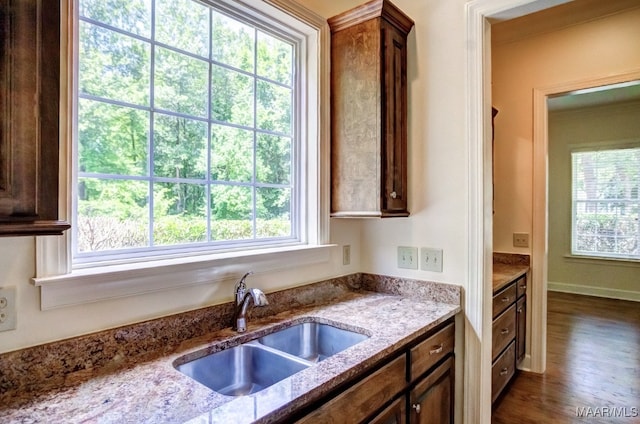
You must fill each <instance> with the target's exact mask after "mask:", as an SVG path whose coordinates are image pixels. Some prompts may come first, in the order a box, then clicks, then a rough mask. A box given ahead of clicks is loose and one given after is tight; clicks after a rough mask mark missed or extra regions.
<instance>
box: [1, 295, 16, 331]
mask: <svg viewBox="0 0 640 424" xmlns="http://www.w3.org/2000/svg"><path fill="white" fill-rule="evenodd" d="M15 329H16V288H15V286H11V287H0V331H7V330H15Z"/></svg>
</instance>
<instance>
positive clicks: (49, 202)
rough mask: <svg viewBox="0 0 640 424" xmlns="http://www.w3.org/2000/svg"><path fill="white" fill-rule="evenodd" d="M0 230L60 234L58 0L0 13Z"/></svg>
mask: <svg viewBox="0 0 640 424" xmlns="http://www.w3.org/2000/svg"><path fill="white" fill-rule="evenodd" d="M0 26H1V27H2V29H1V32H0V119H1V122H0V236H3V235H8V236H15V235H38V234H61V232H62V231H63V230H65V229H67V228H68V227H69V226H68V225H67V224H66V223H61V222H58V221H57V219H58V156H59V151H58V137H59V134H58V132H59V116H58V112H59V108H58V103H59V99H60V2H57V1H47V0H33V1H22V0H7V1H6V5H5V6H3V7H2V10H1V11H0Z"/></svg>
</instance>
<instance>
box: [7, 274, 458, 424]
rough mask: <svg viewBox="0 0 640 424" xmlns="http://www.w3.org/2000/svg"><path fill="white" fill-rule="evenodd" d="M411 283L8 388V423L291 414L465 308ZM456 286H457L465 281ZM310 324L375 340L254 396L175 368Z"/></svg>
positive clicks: (348, 294) (230, 419)
mask: <svg viewBox="0 0 640 424" xmlns="http://www.w3.org/2000/svg"><path fill="white" fill-rule="evenodd" d="M387 283H389V281H387ZM404 283H405V282H404V281H402V282H399V281H398V280H392V281H391V284H387V289H389V288H390V289H389V290H385V291H386V292H375V291H369V290H345V291H343V292H341V294H340V297H339V298H337V299H332V301H331V302H330V303H326V304H322V305H310V306H309V305H306V306H296V307H294V308H290V310H287V311H281V312H279V313H276V314H274V315H270V316H265V317H257V318H255V319H251V320H250V321H249V325H248V329H247V332H246V333H243V334H238V333H236V332H234V331H232V330H231V329H230V328H228V327H226V328H222V329H219V330H216V331H212V332H209V333H207V334H203V335H200V336H198V337H194V338H190V339H187V340H184V341H182V342H180V343H179V345H177V347H175V348H172V349H171V350H170V351H169V352H168V353H167V352H165V353H164V354H163V355H160V356H158V357H155V358H153V357H152V358H150V359H146V360H144V361H134V362H135V363H133V364H129V365H127V366H126V367H125V368H123V369H122V368H121V369H117V370H115V371H110V372H102V373H95V372H91V373H90V374H91V375H90V377H86V378H83V377H82V376H79V377H78V376H76V377H75V379H76V380H77V381H70V382H66V383H65V384H63V385H61V387H57V388H55V390H48V391H44V392H42V393H35V394H34V393H30V394H29V395H28V398H26V397H25V395H24V394H22V395H21V394H20V391H19V390H16V391H14V392H13V393H11V392H9V393H4V395H3V396H2V403H3V404H4V406H0V421H1V422H3V423H8V422H12V423H13V422H20V423H37V422H47V423H48V422H67V423H69V422H82V423H118V424H121V423H136V424H139V423H154V424H155V423H194V424H195V423H234V424H237V423H251V422H265V423H266V422H275V421H279V420H283V419H285V418H286V417H287V416H288V415H289V414H290V413H292V412H293V411H295V410H297V409H299V408H301V407H304V406H306V405H309V404H310V403H312V402H314V401H316V400H318V399H320V398H321V397H322V396H323V395H325V394H327V393H328V392H330V391H331V390H332V389H333V388H334V387H336V386H337V385H339V384H341V383H343V382H345V381H347V380H349V379H350V378H352V377H354V376H355V375H356V374H358V373H360V372H361V371H363V370H364V369H366V368H368V367H370V366H371V365H373V364H375V363H376V362H378V361H379V360H381V359H383V358H385V357H386V356H388V355H390V354H392V353H393V352H395V351H397V350H399V349H401V348H403V347H404V346H405V345H406V344H407V343H410V342H411V341H412V340H414V339H415V338H417V337H420V336H421V335H423V334H425V333H426V332H428V331H429V330H430V329H432V328H433V327H435V326H437V325H439V324H440V323H442V322H444V321H446V320H447V319H449V318H451V317H452V316H454V315H455V314H456V313H458V312H459V311H460V310H461V307H460V302H459V298H457V299H455V296H449V298H448V299H447V296H444V297H439V296H437V290H434V289H433V288H432V287H431V286H429V287H428V288H427V287H426V286H423V285H421V282H419V281H417V280H409V285H410V286H411V285H413V286H414V287H418V289H417V290H416V289H411V287H409V292H415V293H416V295H415V296H410V297H409V296H405V295H403V294H402V293H403V290H404V291H405V292H406V289H398V287H405V284H404ZM450 287H455V289H456V290H458V291H459V288H458V287H457V286H450ZM445 291H446V290H445ZM449 292H450V293H451V292H452V290H449ZM433 293H436V295H434V294H433ZM405 294H406V293H405ZM267 297H269V295H267ZM452 298H453V299H454V301H452ZM455 301H457V303H456V302H455ZM261 309H264V308H261ZM310 320H313V321H318V322H325V323H330V324H334V325H337V326H339V327H342V328H346V329H350V330H355V331H358V332H361V333H365V334H367V335H369V336H370V337H369V338H368V339H367V340H365V341H363V342H360V343H359V344H357V345H355V346H352V347H351V348H349V349H347V350H345V351H342V352H339V353H337V354H335V355H334V356H332V357H329V358H328V359H326V360H324V361H322V362H319V363H316V364H315V365H313V366H311V367H309V368H307V369H305V370H303V371H300V372H298V373H296V374H294V375H292V376H291V377H289V378H286V379H284V380H282V381H280V382H278V383H276V384H274V385H272V386H270V387H268V388H266V389H264V390H262V391H260V392H258V393H255V394H253V395H249V396H241V397H229V396H224V395H221V394H218V393H216V392H214V391H212V390H209V389H208V388H206V387H205V386H202V385H200V384H199V383H197V382H196V381H194V380H192V379H191V378H189V377H187V376H185V375H183V374H181V373H180V372H178V371H177V370H176V369H175V368H174V366H173V362H174V361H175V360H176V359H178V358H181V357H183V356H184V355H193V356H198V352H199V351H201V350H202V349H207V350H208V351H211V352H214V351H218V350H222V349H224V348H227V347H230V346H233V345H236V344H240V343H244V342H246V341H249V340H252V339H255V338H257V337H260V336H261V335H264V334H267V333H269V332H271V331H274V330H276V329H279V328H285V327H288V326H290V325H292V324H294V323H298V322H303V321H310Z"/></svg>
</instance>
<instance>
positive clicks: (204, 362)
mask: <svg viewBox="0 0 640 424" xmlns="http://www.w3.org/2000/svg"><path fill="white" fill-rule="evenodd" d="M367 338H369V336H367V335H366V334H362V333H357V332H354V331H349V330H345V329H342V328H338V327H335V326H333V325H330V324H325V323H319V322H304V323H300V324H295V325H293V326H291V327H287V328H284V329H281V330H279V331H274V332H273V333H270V334H267V335H265V336H262V337H260V338H258V339H256V340H252V341H250V342H247V343H244V344H241V345H238V346H234V347H232V348H229V349H225V350H222V351H219V352H215V353H211V354H208V355H206V356H202V357H199V358H197V359H193V360H190V361H188V360H187V359H186V357H185V356H183V357H181V358H178V359H176V360H175V362H174V366H175V368H176V369H177V370H178V371H180V372H181V373H183V374H185V375H187V376H189V377H191V378H193V379H194V380H196V381H198V382H199V383H201V384H203V385H205V386H207V387H208V388H210V389H211V390H214V391H216V392H218V393H221V394H223V395H227V396H243V395H248V394H252V393H256V392H259V391H260V390H262V389H265V388H267V387H269V386H271V385H273V384H275V383H277V382H278V381H280V380H283V379H285V378H287V377H289V376H291V375H293V374H295V373H297V372H299V371H302V370H304V369H306V368H308V367H310V366H312V365H313V364H315V363H317V362H319V361H322V360H324V359H326V358H328V357H330V356H332V355H335V354H336V353H338V352H341V351H343V350H345V349H347V348H349V347H351V346H353V345H355V344H357V343H360V342H362V341H363V340H366V339H367ZM190 357H191V355H190Z"/></svg>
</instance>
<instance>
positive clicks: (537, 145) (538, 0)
mask: <svg viewBox="0 0 640 424" xmlns="http://www.w3.org/2000/svg"><path fill="white" fill-rule="evenodd" d="M582 1H589V0H577V1H576V2H572V3H577V2H582ZM506 3H509V4H508V5H507V4H506ZM564 3H567V2H566V1H546V0H521V1H512V2H504V1H502V0H472V1H470V2H469V3H467V18H468V19H467V34H468V39H469V41H470V42H469V44H468V46H469V47H468V51H467V55H468V57H467V65H468V68H467V87H468V93H467V94H468V99H469V103H468V110H467V116H468V129H469V132H468V134H467V135H468V139H469V141H470V145H469V148H470V154H469V164H470V166H469V178H470V186H471V187H474V188H475V190H477V193H476V195H475V196H474V197H473V199H472V201H471V203H470V207H469V216H470V224H471V228H472V232H471V234H470V236H471V240H470V250H469V251H470V252H472V257H471V260H470V262H469V263H470V275H471V276H472V278H471V281H470V291H471V292H472V293H473V292H475V293H478V294H479V296H478V297H477V300H476V301H477V304H476V305H475V306H476V307H477V308H478V310H479V311H481V314H482V330H483V333H482V334H483V336H482V345H483V346H487V345H489V346H490V344H491V312H490V305H491V284H490V282H491V263H492V255H493V247H494V245H493V219H492V196H491V194H492V190H491V183H492V181H491V177H490V176H491V173H492V167H491V156H492V151H491V125H490V122H491V106H492V105H493V103H492V98H491V97H492V96H491V92H492V84H491V83H492V78H491V76H492V68H491V56H492V54H491V53H492V49H491V27H492V24H495V23H497V22H500V21H505V20H510V19H516V18H519V17H522V16H525V15H528V14H531V13H534V12H537V11H541V10H546V9H548V8H551V7H553V6H556V5H559V4H564ZM591 3H593V2H591ZM622 3H624V2H622ZM637 67H638V66H636V68H637ZM607 75H611V73H607ZM619 76H620V75H618V77H619ZM576 79H579V78H576ZM566 80H569V81H571V80H572V79H571V78H568V79H566ZM582 82H584V81H582ZM602 83H603V84H604V83H605V82H602ZM535 87H536V89H535V91H534V93H533V99H531V91H529V93H530V94H529V96H530V97H529V101H528V102H527V104H528V105H529V107H530V111H529V119H532V121H533V122H532V123H531V124H530V125H529V128H534V129H535V130H534V131H533V134H532V135H531V136H530V139H531V141H530V145H531V149H532V154H531V156H532V160H531V162H532V165H530V167H531V168H530V172H531V175H532V181H531V187H532V188H530V189H529V190H530V198H531V204H532V205H533V204H535V205H536V206H537V207H536V208H533V207H531V208H530V211H531V217H530V219H531V224H530V228H531V233H532V237H531V243H532V247H531V248H530V255H531V265H532V288H531V290H532V292H531V304H530V308H531V334H532V338H531V346H532V347H531V349H530V354H531V364H530V369H531V370H532V371H536V372H543V371H544V369H545V352H546V329H545V328H546V290H547V280H546V278H547V277H546V276H547V257H546V252H547V240H546V231H547V194H546V187H547V175H546V159H545V158H546V154H547V140H546V137H547V134H546V126H547V111H546V107H547V106H546V100H547V97H548V96H549V95H552V94H557V93H560V92H564V91H563V90H566V91H569V90H570V89H569V90H567V89H566V88H564V87H562V88H559V87H556V86H554V85H553V84H549V83H545V84H542V85H541V86H540V85H538V86H535ZM540 87H542V88H540ZM532 91H533V90H532ZM502 112H503V111H501V115H503V113H502ZM503 118H504V115H503ZM541 141H542V142H541ZM541 170H542V171H541ZM479 182H481V183H479ZM540 205H542V206H543V207H540ZM476 267H477V268H476ZM476 269H480V270H481V272H479V273H478V271H475V270H476ZM467 353H468V357H469V361H468V362H469V365H468V368H467V377H468V378H467V380H468V381H471V382H474V381H475V380H474V379H477V381H478V384H479V386H480V387H482V390H481V393H480V394H479V395H478V396H479V399H477V400H476V399H473V398H472V399H469V400H468V402H471V403H472V404H473V403H475V402H476V401H477V402H478V403H477V404H476V405H478V407H479V408H480V417H479V418H480V421H481V422H488V420H489V419H490V415H491V411H490V399H489V396H488V394H487V393H490V390H489V388H490V384H491V378H490V376H491V373H490V364H491V360H490V358H489V356H490V353H489V352H487V349H482V347H481V346H473V345H471V346H470V347H469V348H468V352H467ZM474 365H475V366H477V367H478V368H480V369H482V371H481V372H479V374H482V375H476V374H475V372H474V371H473V370H471V368H472V367H474ZM482 392H485V393H482ZM466 418H467V419H470V420H471V421H469V422H472V421H474V419H475V420H477V419H478V416H475V417H466Z"/></svg>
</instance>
